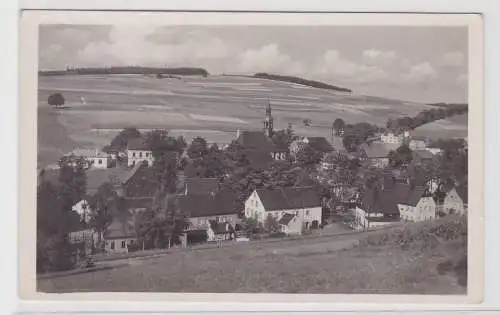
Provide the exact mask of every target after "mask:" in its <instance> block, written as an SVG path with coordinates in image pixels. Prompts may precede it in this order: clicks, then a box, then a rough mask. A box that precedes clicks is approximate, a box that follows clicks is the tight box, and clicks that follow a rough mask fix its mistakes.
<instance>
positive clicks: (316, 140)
mask: <svg viewBox="0 0 500 315" xmlns="http://www.w3.org/2000/svg"><path fill="white" fill-rule="evenodd" d="M305 145H309V146H310V147H311V148H313V149H314V150H315V151H317V152H320V153H321V155H322V158H323V157H324V156H325V155H326V154H327V153H330V152H333V147H332V145H331V144H330V142H328V140H326V138H325V137H302V138H300V139H297V140H295V141H293V142H292V143H291V144H290V154H291V155H292V156H293V157H295V156H296V155H297V153H298V152H299V151H300V149H301V148H302V147H304V146H305Z"/></svg>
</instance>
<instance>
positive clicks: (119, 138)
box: [107, 127, 141, 151]
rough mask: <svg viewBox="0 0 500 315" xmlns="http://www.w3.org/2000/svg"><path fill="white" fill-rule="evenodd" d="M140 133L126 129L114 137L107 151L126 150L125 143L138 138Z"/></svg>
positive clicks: (133, 129) (134, 129)
mask: <svg viewBox="0 0 500 315" xmlns="http://www.w3.org/2000/svg"><path fill="white" fill-rule="evenodd" d="M140 137H141V133H140V132H139V130H137V129H136V128H134V127H127V128H125V129H123V130H122V131H120V133H119V134H118V135H116V137H114V138H113V140H111V142H110V144H109V146H108V147H107V148H108V149H109V150H116V151H123V150H125V149H126V148H127V143H128V141H129V140H130V139H134V138H140Z"/></svg>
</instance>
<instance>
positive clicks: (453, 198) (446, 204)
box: [438, 187, 466, 214]
mask: <svg viewBox="0 0 500 315" xmlns="http://www.w3.org/2000/svg"><path fill="white" fill-rule="evenodd" d="M438 210H439V211H440V212H442V213H444V214H464V213H465V212H466V207H465V205H464V201H463V199H462V197H461V196H460V194H459V193H458V191H457V189H456V188H455V187H447V189H445V191H444V198H443V200H442V203H440V204H439V205H438Z"/></svg>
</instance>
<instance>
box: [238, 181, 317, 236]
mask: <svg viewBox="0 0 500 315" xmlns="http://www.w3.org/2000/svg"><path fill="white" fill-rule="evenodd" d="M269 215H271V216H272V217H274V218H275V219H276V220H277V221H278V222H279V221H280V220H281V219H282V218H283V217H284V216H285V215H288V216H290V215H291V216H294V217H295V218H296V219H295V220H298V222H300V225H301V229H302V228H304V229H311V228H313V229H314V228H317V227H319V225H320V224H321V215H322V203H321V200H320V198H319V196H318V195H317V193H316V192H315V191H314V189H313V188H312V187H287V188H278V189H274V190H267V189H258V190H255V191H253V192H252V194H251V195H250V196H249V197H248V198H247V200H246V201H245V217H247V218H254V219H256V220H257V221H258V222H260V223H262V224H264V223H265V220H266V218H267V217H268V216H269Z"/></svg>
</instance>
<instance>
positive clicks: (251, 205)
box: [245, 191, 322, 227]
mask: <svg viewBox="0 0 500 315" xmlns="http://www.w3.org/2000/svg"><path fill="white" fill-rule="evenodd" d="M285 213H290V214H294V215H296V216H298V217H299V218H300V220H301V221H302V222H304V224H305V223H306V222H307V225H308V226H309V227H310V226H311V224H312V222H313V221H315V220H316V221H318V224H321V214H322V208H321V206H319V207H312V208H299V209H282V210H273V211H266V210H265V208H264V205H263V204H262V201H261V200H260V198H259V196H258V194H257V192H256V191H254V192H253V193H252V194H251V195H250V196H249V197H248V199H247V200H246V201H245V217H247V218H250V217H251V218H255V219H257V221H259V222H261V223H264V222H265V220H266V218H267V216H268V215H269V214H271V215H272V216H274V217H275V218H276V219H277V220H280V219H281V217H282V216H283V215H284V214H285Z"/></svg>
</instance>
